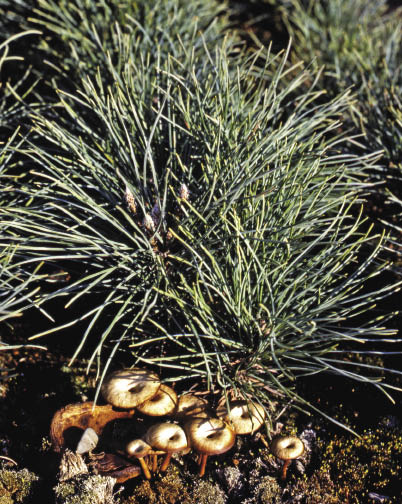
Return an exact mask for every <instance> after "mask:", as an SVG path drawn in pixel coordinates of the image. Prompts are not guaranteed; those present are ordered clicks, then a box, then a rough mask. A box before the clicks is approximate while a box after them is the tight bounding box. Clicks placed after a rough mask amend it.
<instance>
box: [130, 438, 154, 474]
mask: <svg viewBox="0 0 402 504" xmlns="http://www.w3.org/2000/svg"><path fill="white" fill-rule="evenodd" d="M151 450H152V447H151V446H150V445H149V444H148V443H146V442H145V441H144V440H143V439H133V440H132V441H130V442H129V443H128V445H127V446H126V454H127V456H128V457H129V458H136V459H138V462H139V463H140V465H141V468H142V472H143V473H144V476H145V477H146V478H147V479H151V473H150V472H149V469H148V466H147V464H146V462H145V460H144V457H146V456H147V455H148V454H149V453H150V451H151Z"/></svg>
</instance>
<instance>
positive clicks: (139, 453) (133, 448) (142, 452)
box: [126, 439, 152, 458]
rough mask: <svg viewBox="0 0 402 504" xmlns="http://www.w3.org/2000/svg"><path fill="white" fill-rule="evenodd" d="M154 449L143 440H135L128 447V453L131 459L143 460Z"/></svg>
mask: <svg viewBox="0 0 402 504" xmlns="http://www.w3.org/2000/svg"><path fill="white" fill-rule="evenodd" d="M151 450H152V447H151V446H150V445H149V444H148V443H146V442H145V441H144V440H143V439H133V440H132V441H130V442H129V443H128V445H127V446H126V453H127V455H128V456H129V457H135V458H142V457H145V456H146V455H148V453H149V452H150V451H151Z"/></svg>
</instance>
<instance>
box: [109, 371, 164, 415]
mask: <svg viewBox="0 0 402 504" xmlns="http://www.w3.org/2000/svg"><path fill="white" fill-rule="evenodd" d="M159 387H160V380H159V377H158V375H157V374H156V373H153V372H152V371H149V370H148V369H143V368H132V369H120V370H119V371H115V372H114V373H112V374H110V375H109V376H107V377H106V378H105V379H104V381H103V383H102V387H101V392H102V395H103V398H104V399H105V401H106V402H108V403H109V404H112V405H113V406H115V407H116V408H123V409H127V408H135V407H136V406H138V405H139V404H142V403H143V402H145V401H147V400H148V399H150V398H151V397H153V396H154V395H155V394H156V393H157V392H158V390H159Z"/></svg>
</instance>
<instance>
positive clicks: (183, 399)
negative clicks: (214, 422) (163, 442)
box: [174, 394, 209, 420]
mask: <svg viewBox="0 0 402 504" xmlns="http://www.w3.org/2000/svg"><path fill="white" fill-rule="evenodd" d="M208 409H209V404H208V401H207V400H206V399H203V398H202V397H198V396H196V395H194V394H183V395H181V396H180V397H179V399H178V402H177V407H176V411H175V412H174V416H175V417H176V418H177V419H178V420H188V419H189V418H190V417H197V418H208V417H209V414H208Z"/></svg>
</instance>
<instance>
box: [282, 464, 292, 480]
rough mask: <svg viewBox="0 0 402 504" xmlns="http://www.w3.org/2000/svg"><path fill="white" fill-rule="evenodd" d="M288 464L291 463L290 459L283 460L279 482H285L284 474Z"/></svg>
mask: <svg viewBox="0 0 402 504" xmlns="http://www.w3.org/2000/svg"><path fill="white" fill-rule="evenodd" d="M290 462H291V459H287V460H285V463H284V464H283V467H282V476H281V480H282V481H285V479H286V473H287V471H288V467H289V465H290Z"/></svg>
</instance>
